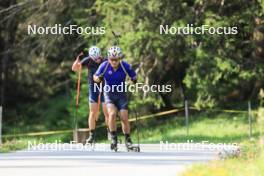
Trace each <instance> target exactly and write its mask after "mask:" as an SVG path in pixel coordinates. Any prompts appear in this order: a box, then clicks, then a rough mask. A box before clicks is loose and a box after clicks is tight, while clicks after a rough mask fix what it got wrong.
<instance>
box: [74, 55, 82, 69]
mask: <svg viewBox="0 0 264 176" xmlns="http://www.w3.org/2000/svg"><path fill="white" fill-rule="evenodd" d="M82 55H83V52H81V53H80V54H79V55H78V56H77V57H76V59H75V61H74V62H73V64H72V71H75V72H76V71H79V70H80V68H81V62H80V56H82Z"/></svg>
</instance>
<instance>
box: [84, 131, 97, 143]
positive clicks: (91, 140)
mask: <svg viewBox="0 0 264 176" xmlns="http://www.w3.org/2000/svg"><path fill="white" fill-rule="evenodd" d="M86 143H87V144H90V145H93V144H94V143H95V131H94V130H91V131H90V134H89V138H88V139H86Z"/></svg>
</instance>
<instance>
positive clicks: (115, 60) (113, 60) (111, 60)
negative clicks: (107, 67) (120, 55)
mask: <svg viewBox="0 0 264 176" xmlns="http://www.w3.org/2000/svg"><path fill="white" fill-rule="evenodd" d="M109 61H110V62H118V61H119V59H109Z"/></svg>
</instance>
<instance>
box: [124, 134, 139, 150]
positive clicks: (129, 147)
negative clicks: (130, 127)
mask: <svg viewBox="0 0 264 176" xmlns="http://www.w3.org/2000/svg"><path fill="white" fill-rule="evenodd" d="M125 144H126V148H127V151H128V152H130V151H134V152H140V148H139V146H134V145H133V143H132V140H131V138H130V135H129V134H125Z"/></svg>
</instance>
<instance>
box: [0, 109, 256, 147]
mask: <svg viewBox="0 0 264 176" xmlns="http://www.w3.org/2000/svg"><path fill="white" fill-rule="evenodd" d="M192 114H194V115H191V116H190V126H189V135H188V136H187V134H186V128H185V121H184V116H183V114H178V115H176V116H175V115H174V116H167V117H158V118H156V119H155V120H154V119H148V120H142V121H140V122H139V123H138V127H139V137H140V143H159V142H160V141H164V142H165V141H168V142H169V143H176V142H186V141H187V140H193V142H202V141H209V142H214V143H218V142H221V143H224V142H225V143H239V142H241V141H244V140H246V139H248V123H247V116H246V115H245V114H237V113H214V112H196V113H192ZM131 126H132V138H133V140H134V142H137V141H136V139H137V136H136V126H135V122H133V123H131ZM118 129H119V132H120V133H119V134H121V128H120V125H119V128H118ZM253 129H254V130H253V135H254V136H258V132H257V130H256V124H255V123H254V124H253ZM119 138H120V139H122V140H123V137H121V135H120V137H119ZM71 139H72V134H70V133H67V134H60V135H48V136H43V137H37V138H36V137H35V138H34V137H30V138H29V137H28V138H25V137H23V138H19V139H16V140H11V142H10V140H9V141H7V140H6V141H7V142H6V144H4V145H3V147H1V148H4V149H0V152H1V151H10V150H17V149H22V148H25V143H26V144H27V141H33V140H37V141H38V140H39V141H43V142H54V141H56V140H61V141H62V142H69V141H70V140H71ZM17 141H19V142H17ZM97 141H99V142H105V143H108V141H107V140H106V129H105V127H102V128H99V129H98V130H97ZM14 144H15V145H16V146H15V147H14V146H13V145H14ZM26 146H27V145H26Z"/></svg>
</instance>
